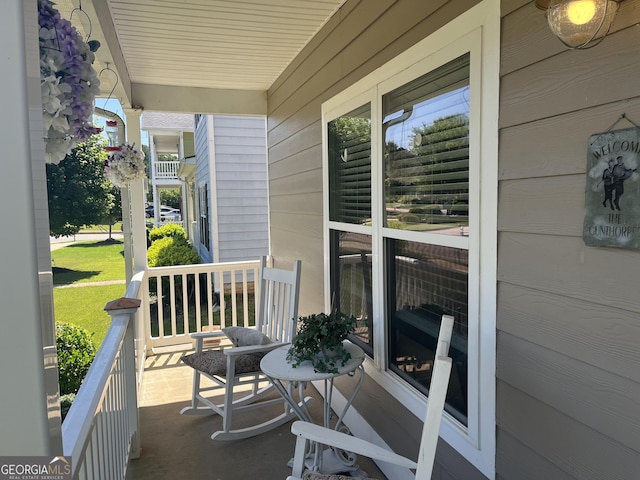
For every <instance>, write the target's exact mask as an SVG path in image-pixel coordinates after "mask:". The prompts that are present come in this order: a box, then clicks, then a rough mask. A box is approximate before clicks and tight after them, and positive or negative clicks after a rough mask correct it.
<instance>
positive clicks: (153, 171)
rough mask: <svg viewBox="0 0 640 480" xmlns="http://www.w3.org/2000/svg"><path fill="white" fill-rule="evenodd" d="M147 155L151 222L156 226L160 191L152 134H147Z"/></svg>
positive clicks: (158, 214) (154, 143) (158, 215)
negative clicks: (151, 199)
mask: <svg viewBox="0 0 640 480" xmlns="http://www.w3.org/2000/svg"><path fill="white" fill-rule="evenodd" d="M149 155H151V159H150V162H151V189H152V194H153V220H154V222H155V224H156V226H157V225H158V224H159V222H160V203H161V202H160V191H159V190H158V186H157V185H156V162H157V161H158V152H156V141H155V138H154V136H153V135H152V134H149Z"/></svg>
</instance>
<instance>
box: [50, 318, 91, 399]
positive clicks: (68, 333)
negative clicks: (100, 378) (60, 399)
mask: <svg viewBox="0 0 640 480" xmlns="http://www.w3.org/2000/svg"><path fill="white" fill-rule="evenodd" d="M91 335H92V334H90V333H89V332H88V331H87V330H85V329H84V328H81V327H77V326H75V325H71V324H68V323H58V324H56V348H57V350H58V375H59V381H60V395H67V394H69V393H78V390H79V389H80V384H81V383H82V380H84V377H85V376H86V374H87V372H88V371H89V367H90V366H91V362H93V359H94V357H95V356H96V347H95V346H94V345H93V342H92V341H91Z"/></svg>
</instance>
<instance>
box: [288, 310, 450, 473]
mask: <svg viewBox="0 0 640 480" xmlns="http://www.w3.org/2000/svg"><path fill="white" fill-rule="evenodd" d="M452 331H453V317H451V316H449V315H443V317H442V324H441V326H440V333H439V334H438V346H437V349H436V354H435V361H434V362H433V374H432V376H431V384H430V386H429V403H428V406H427V411H426V414H425V421H424V426H423V428H422V438H421V441H420V450H419V452H418V461H417V462H414V461H413V460H410V459H408V458H405V457H403V456H400V455H397V454H396V453H394V452H392V451H390V450H388V449H386V448H382V447H380V446H378V445H375V444H373V443H370V442H367V441H365V440H362V439H360V438H355V437H353V436H351V435H347V434H345V433H342V432H338V431H335V430H331V429H327V428H324V427H321V426H319V425H315V424H312V423H308V422H302V421H297V422H294V423H293V424H292V425H291V432H292V433H293V434H295V435H297V436H298V439H297V440H296V448H295V456H294V459H293V471H292V475H291V476H289V477H287V480H324V479H331V480H339V479H348V478H351V477H347V476H342V475H336V474H331V475H325V474H322V473H318V472H316V471H314V469H315V468H317V466H312V467H311V469H310V470H306V467H307V466H308V465H309V464H310V463H311V464H312V463H313V462H314V460H313V458H312V457H310V455H309V447H310V445H309V443H310V442H316V443H318V444H322V445H327V446H329V447H332V448H337V449H340V450H343V451H345V452H352V453H355V454H357V455H362V456H365V457H368V458H371V459H374V460H380V461H382V462H385V463H390V464H393V465H398V466H401V467H407V468H410V469H415V470H416V480H429V479H430V478H431V473H432V470H433V462H434V458H435V454H436V445H437V444H438V434H439V431H440V421H441V419H442V411H443V410H444V404H445V397H446V395H447V387H448V384H449V376H450V375H451V365H452V363H451V358H450V357H449V356H448V354H449V344H450V343H451V334H452ZM320 470H321V466H320Z"/></svg>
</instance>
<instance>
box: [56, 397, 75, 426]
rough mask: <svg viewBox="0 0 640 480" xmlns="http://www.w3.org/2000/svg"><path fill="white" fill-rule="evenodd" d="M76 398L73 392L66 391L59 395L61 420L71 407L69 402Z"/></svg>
mask: <svg viewBox="0 0 640 480" xmlns="http://www.w3.org/2000/svg"><path fill="white" fill-rule="evenodd" d="M75 399H76V394H75V393H67V394H66V395H61V396H60V413H61V414H62V420H64V418H65V417H66V416H67V413H69V409H70V408H71V404H72V403H73V401H74V400H75Z"/></svg>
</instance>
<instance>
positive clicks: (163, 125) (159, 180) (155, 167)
mask: <svg viewBox="0 0 640 480" xmlns="http://www.w3.org/2000/svg"><path fill="white" fill-rule="evenodd" d="M140 129H141V130H142V131H146V132H147V135H148V137H149V152H150V154H151V159H150V162H149V163H150V172H149V183H150V185H149V187H150V188H151V194H152V199H153V200H152V202H151V203H152V204H153V221H154V223H155V225H162V224H164V223H165V222H174V223H181V224H182V225H183V226H184V227H185V229H186V231H187V234H188V235H189V234H190V233H191V232H190V229H189V218H190V217H189V215H188V213H187V208H188V198H189V196H188V193H187V188H186V185H185V183H184V181H183V180H182V179H181V178H180V177H179V176H178V173H179V172H178V170H179V167H180V161H181V160H182V161H184V160H185V159H186V158H190V157H193V155H194V148H193V147H194V143H193V116H192V115H188V114H180V113H165V112H143V113H142V116H141V125H140ZM163 154H164V156H165V158H166V157H167V156H171V157H173V158H174V160H166V159H164V160H162V161H160V160H159V158H158V157H159V155H163ZM163 189H166V190H168V189H178V190H180V196H181V199H182V205H181V208H180V212H181V215H180V217H179V218H178V217H176V216H172V217H170V218H165V217H163V216H162V210H161V201H160V191H161V190H163Z"/></svg>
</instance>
